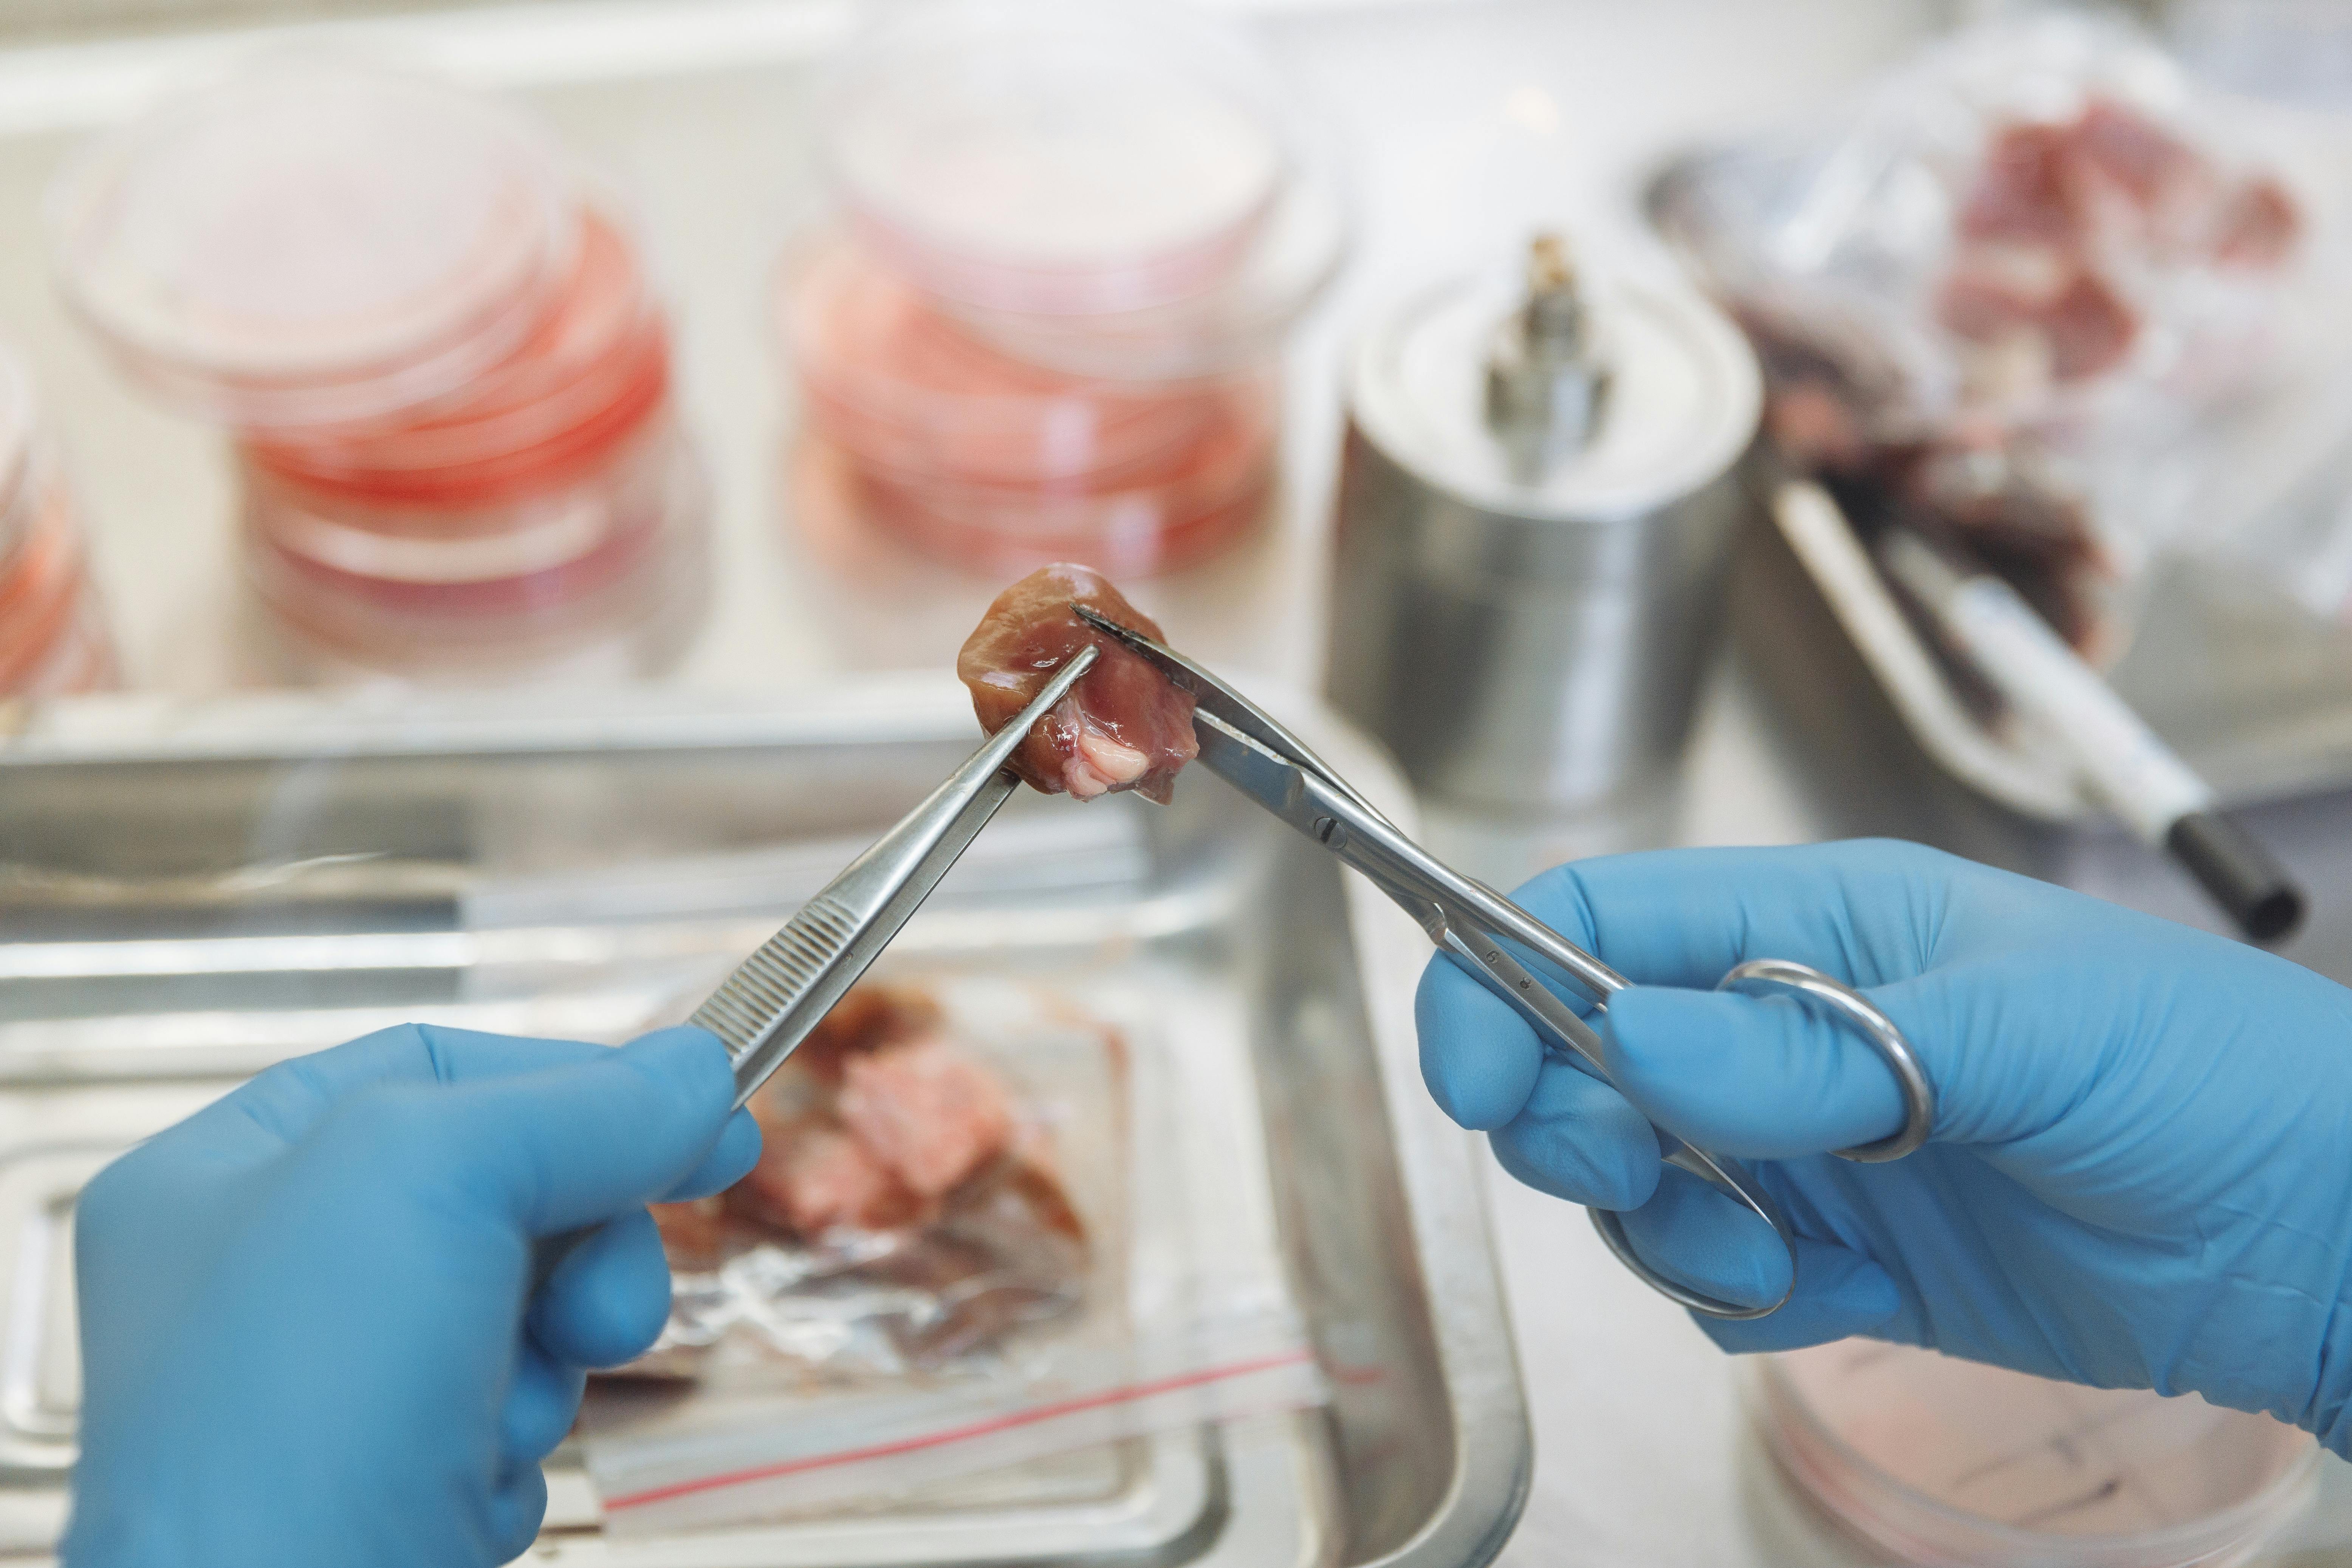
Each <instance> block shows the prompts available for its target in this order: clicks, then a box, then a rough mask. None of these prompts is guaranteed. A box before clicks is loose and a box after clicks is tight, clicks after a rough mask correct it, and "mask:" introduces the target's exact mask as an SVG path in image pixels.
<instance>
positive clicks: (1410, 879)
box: [1076, 605, 1936, 1319]
mask: <svg viewBox="0 0 2352 1568" xmlns="http://www.w3.org/2000/svg"><path fill="white" fill-rule="evenodd" d="M1076 608H1077V613H1078V615H1079V616H1083V617H1084V618H1085V620H1086V622H1087V625H1089V626H1093V627H1094V628H1095V629H1096V630H1097V631H1098V632H1101V633H1103V634H1105V635H1106V636H1108V637H1113V638H1115V639H1117V640H1118V642H1119V643H1120V644H1121V645H1122V646H1124V647H1127V648H1129V650H1131V651H1132V652H1134V653H1137V654H1139V655H1141V656H1142V657H1143V658H1146V659H1148V660H1149V661H1150V663H1151V664H1152V665H1153V666H1155V667H1156V668H1158V669H1159V670H1160V673H1162V674H1163V675H1165V676H1166V677H1167V678H1168V679H1170V680H1171V681H1173V682H1174V683H1175V684H1176V685H1177V686H1178V687H1179V688H1181V689H1183V690H1185V691H1187V692H1190V693H1191V694H1192V698H1193V700H1194V701H1195V703H1196V704H1197V706H1196V707H1195V709H1194V711H1193V716H1192V729H1193V733H1194V734H1195V736H1196V737H1197V738H1198V740H1199V742H1200V763H1201V765H1202V766H1203V767H1205V768H1207V769H1208V770H1209V771H1210V772H1211V773H1215V774H1216V775H1217V776H1218V777H1219V778H1222V779H1223V780H1224V781H1225V782H1226V783H1227V784H1231V785H1233V786H1234V788H1235V789H1237V790H1239V791H1241V793H1242V794H1243V795H1246V796H1248V797H1249V798H1250V799H1251V800H1253V801H1255V802H1256V803H1257V804H1258V805H1261V806H1263V807H1265V809H1266V810H1267V811H1269V812H1271V813H1273V814H1274V815H1275V816H1278V817H1280V818H1281V819H1282V820H1283V821H1284V822H1286V823H1288V824H1289V825H1290V826H1292V827H1293V828H1295V829H1297V831H1298V832H1300V833H1302V834H1304V835H1306V836H1307V837H1308V838H1311V839H1313V840H1314V841H1315V842H1316V843H1318V844H1320V845H1322V846H1323V847H1325V848H1327V849H1328V850H1330V851H1331V852H1332V853H1333V854H1334V855H1337V856H1338V857H1339V858H1340V859H1341V860H1342V861H1344V862H1346V863H1347V864H1349V865H1350V866H1353V867H1354V868H1356V869H1357V870H1358V871H1360V872H1361V873H1362V874H1363V875H1364V876H1365V877H1366V878H1367V879H1370V881H1371V882H1372V884H1373V885H1374V886H1375V887H1377V888H1379V889H1381V892H1383V893H1385V894H1387V895H1388V896H1389V898H1391V899H1392V900H1395V901H1396V902H1397V903H1398V904H1399V905H1400V906H1402V908H1403V909H1404V910H1406V912H1407V913H1409V914H1411V915H1412V917H1413V919H1414V920H1416V921H1419V922H1420V924H1421V927H1422V929H1423V931H1426V932H1427V933H1428V934H1429V938H1430V940H1431V941H1432V942H1434V943H1435V944H1436V945H1437V946H1438V947H1439V948H1441V949H1443V950H1444V951H1445V952H1448V953H1450V954H1452V955H1453V957H1454V960H1455V962H1456V963H1460V964H1461V965H1462V966H1463V968H1465V970H1466V971H1467V972H1468V973H1470V974H1471V975H1473V976H1474V977H1475V978H1476V979H1477V980H1478V981H1479V982H1480V983H1481V984H1484V985H1485V986H1486V988H1487V989H1488V990H1490V991H1492V992H1494V993H1495V994H1496V995H1497V996H1500V997H1501V998H1502V999H1503V1000H1504V1001H1505V1002H1507V1003H1508V1004H1509V1005H1511V1006H1512V1007H1513V1008H1514V1009H1515V1010H1516V1011H1517V1012H1518V1014H1519V1015H1520V1016H1522V1017H1524V1018H1525V1019H1526V1020H1527V1021H1528V1025H1529V1026H1531V1027H1532V1028H1533V1029H1534V1030H1535V1032H1536V1037H1537V1038H1538V1039H1539V1040H1541V1041H1542V1042H1543V1043H1544V1046H1545V1047H1546V1049H1547V1050H1549V1051H1550V1052H1552V1053H1553V1054H1554V1055H1556V1056H1563V1057H1574V1058H1581V1060H1582V1062H1583V1063H1584V1064H1585V1065H1586V1066H1587V1067H1589V1068H1591V1071H1592V1072H1594V1073H1596V1074H1598V1075H1599V1076H1600V1078H1601V1080H1602V1081H1603V1082H1608V1081H1610V1074H1609V1068H1608V1064H1607V1063H1606V1062H1605V1061H1603V1060H1602V1059H1601V1037H1600V1035H1599V1034H1598V1033H1597V1032H1596V1031H1595V1030H1594V1028H1593V1025H1592V1020H1591V1017H1588V1016H1579V1014H1578V1012H1577V1011H1576V1009H1575V1008H1574V1007H1572V1006H1570V1005H1569V1004H1568V1003H1567V1002H1566V1001H1564V1000H1562V999H1561V997H1560V996H1559V994H1558V993H1557V992H1555V991H1554V990H1553V989H1552V988H1551V987H1550V986H1549V985H1547V984H1545V983H1544V982H1543V981H1542V980H1540V979H1538V977H1537V976H1536V975H1535V974H1534V973H1531V972H1530V971H1529V969H1528V967H1527V964H1526V963H1525V962H1523V959H1522V957H1521V955H1522V954H1524V955H1526V957H1528V958H1532V959H1533V960H1535V961H1536V962H1537V963H1538V964H1539V965H1540V966H1542V967H1543V968H1546V969H1548V970H1549V971H1551V972H1552V973H1555V974H1557V975H1558V976H1559V979H1560V980H1561V981H1563V982H1564V983H1566V984H1569V985H1570V986H1572V987H1573V988H1574V989H1575V990H1577V991H1578V992H1580V993H1581V994H1582V995H1583V996H1584V998H1585V1000H1586V1001H1587V1002H1588V1003H1589V1004H1590V1005H1591V1011H1592V1013H1593V1014H1595V1015H1597V1014H1599V1013H1601V1012H1602V1011H1603V1010H1605V1009H1606V1007H1607V1006H1608V1004H1609V999H1610V997H1612V995H1614V994H1616V993H1617V992H1619V991H1622V990H1623V989H1625V988H1626V986H1627V985H1628V984H1630V982H1628V981H1627V980H1626V979H1625V977H1624V976H1622V975H1621V974H1619V973H1617V972H1616V971H1615V970H1613V969H1611V968H1610V967H1609V966H1608V965H1607V964H1605V963H1601V961H1600V960H1599V959H1597V958H1595V957H1593V956H1592V955H1591V953H1589V952H1585V951H1584V950H1583V949H1582V948H1580V947H1578V946H1577V945H1576V944H1575V943H1574V942H1570V941H1569V940H1568V939H1567V938H1566V937H1563V936H1561V935H1560V934H1559V932H1558V931H1553V930H1552V929H1551V928H1550V927H1549V926H1547V925H1545V924H1544V923H1543V922H1542V921H1538V920H1537V919H1536V918H1535V917H1534V916H1533V915H1530V914H1528V912H1527V911H1526V910H1522V909H1521V908H1519V907H1518V906H1517V904H1515V903H1513V902H1511V901H1510V900H1508V899H1507V898H1505V897H1503V895H1501V894H1500V893H1497V892H1496V891H1495V890H1494V889H1491V888H1488V887H1486V885H1485V884H1484V883H1481V882H1478V881H1475V880H1474V879H1470V878H1468V877H1465V876H1463V875H1462V874H1461V873H1459V872H1457V871H1455V870H1454V869H1453V868H1450V867H1448V866H1445V865H1444V864H1443V863H1441V862H1440V861H1438V860H1437V859H1436V858H1434V857H1433V856H1431V855H1430V854H1429V853H1428V851H1426V850H1424V849H1423V848H1422V847H1420V846H1419V845H1417V844H1415V843H1413V842H1412V840H1411V839H1409V838H1407V837H1405V836H1404V835H1403V834H1402V833H1401V832H1399V831H1398V830H1397V827H1396V825H1395V824H1394V823H1392V822H1391V821H1390V820H1389V819H1388V818H1387V816H1384V815H1382V814H1381V811H1380V810H1379V808H1377V807H1376V806H1374V805H1372V804H1371V803H1370V801H1368V800H1367V799H1365V798H1364V796H1363V795H1361V794H1360V793H1359V792H1358V791H1357V790H1356V789H1355V787H1354V786H1353V785H1351V784H1348V783H1347V782H1346V781H1345V780H1344V779H1342V778H1340V777H1339V774H1338V773H1334V772H1333V771H1332V770H1331V769H1330V768H1329V767H1328V766H1327V765H1326V764H1325V763H1323V762H1322V760H1321V759H1320V758H1318V757H1317V756H1316V755H1315V753H1314V752H1311V751H1309V750H1308V749H1307V745H1306V743H1305V742H1302V741H1300V740H1299V739H1298V738H1297V736H1295V735H1293V734H1292V733H1291V732H1290V731H1288V730H1286V729H1285V728H1284V727H1283V726H1282V725H1281V724H1280V723H1278V722H1277V721H1276V720H1274V719H1273V718H1272V717H1271V716H1270V715H1268V714H1267V713H1266V712H1265V710H1262V709H1260V708H1259V707H1258V706H1257V705H1256V704H1255V703H1253V702H1251V701H1250V700H1248V699H1247V698H1245V697H1244V696H1242V695H1241V694H1240V693H1239V692H1237V691H1235V690H1234V689H1233V688H1231V687H1229V686H1227V685H1226V684H1225V683H1224V682H1223V681H1222V680H1220V679H1217V678H1216V677H1215V676H1213V675H1212V674H1210V673H1209V672H1208V671H1207V670H1206V669H1203V668H1202V667H1200V666H1199V665H1197V664H1195V663H1193V662H1192V660H1191V659H1188V658H1185V657H1184V656H1183V655H1181V654H1179V653H1177V652H1175V651H1173V650H1172V649H1170V648H1167V647H1162V646H1161V645H1160V644H1159V643H1157V642H1155V641H1153V640H1152V639H1150V638H1149V637H1144V636H1142V635H1141V634H1139V633H1137V632H1134V631H1131V630H1129V628H1127V627H1125V626H1119V625H1118V624H1117V623H1116V622H1113V621H1110V620H1108V619H1106V618H1104V617H1103V616H1098V615H1096V614H1094V613H1093V612H1092V611H1090V610H1089V609H1087V607H1086V606H1085V605H1079V606H1076ZM1515 950H1516V951H1515ZM1717 989H1719V990H1737V991H1742V992H1748V993H1752V994H1753V993H1761V994H1788V995H1792V996H1795V997H1797V998H1799V999H1800V1000H1801V1002H1805V1003H1810V1004H1811V1005H1818V1006H1819V1007H1821V1008H1822V1010H1823V1011H1824V1012H1826V1013H1827V1014H1828V1015H1829V1016H1831V1017H1832V1018H1834V1019H1836V1020H1837V1021H1838V1022H1840V1023H1842V1024H1843V1025H1845V1026H1848V1027H1851V1028H1853V1030H1855V1031H1856V1032H1857V1033H1858V1034H1860V1035H1861V1036H1862V1037H1863V1038H1864V1040H1865V1041H1866V1042H1867V1043H1868V1044H1869V1046H1870V1047H1871V1048H1872V1049H1873V1050H1874V1051H1875V1052H1876V1053H1877V1054H1878V1056H1879V1058H1881V1059H1882V1060H1884V1061H1885V1063H1886V1065H1887V1068H1889V1070H1891V1071H1892V1072H1893V1073H1894V1074H1895V1082H1896V1085H1897V1087H1898V1088H1899V1089H1901V1091H1902V1096H1903V1124H1902V1126H1901V1127H1900V1128H1898V1129H1896V1130H1895V1131H1894V1132H1893V1133H1891V1134H1890V1135H1888V1136H1887V1137H1885V1138H1882V1139H1880V1140H1878V1141H1877V1142H1874V1143H1869V1144H1865V1145H1864V1146H1862V1147H1860V1148H1856V1149H1842V1150H1839V1151H1838V1153H1839V1154H1840V1155H1841V1156H1842V1157H1843V1158H1845V1159H1848V1160H1857V1161H1863V1162H1866V1163H1877V1162H1882V1161H1887V1160H1899V1159H1901V1158H1902V1157H1903V1156H1904V1155H1906V1154H1908V1153H1910V1152H1912V1151H1913V1150H1915V1149H1916V1148H1918V1147H1919V1146H1920V1145H1921V1144H1922V1143H1924V1142H1927V1135H1928V1133H1929V1132H1930V1131H1933V1129H1934V1126H1935V1120H1936V1094H1935V1089H1934V1087H1933V1086H1932V1085H1931V1084H1930V1083H1929V1082H1928V1079H1927V1072H1926V1070H1925V1069H1924V1068H1922V1067H1921V1066H1920V1063H1919V1058H1918V1055H1917V1053H1916V1051H1914V1050H1913V1049H1912V1048H1911V1045H1910V1042H1909V1041H1907V1040H1906V1039H1905V1038H1904V1037H1903V1032H1902V1031H1901V1030H1900V1029H1898V1028H1896V1027H1895V1024H1894V1021H1893V1020H1891V1019H1890V1018H1888V1017H1887V1016H1886V1015H1885V1013H1883V1012H1881V1011H1880V1010H1879V1009H1878V1007H1877V1006H1876V1005H1874V1004H1873V1003H1872V1002H1871V1001H1870V1000H1869V998H1867V997H1865V996H1864V995H1863V994H1861V993H1860V992H1858V991H1855V990H1854V989H1853V987H1851V986H1848V985H1846V984H1843V983H1842V982H1840V981H1837V980H1835V979H1832V977H1831V976H1829V975H1827V974H1824V973H1822V972H1821V971H1820V970H1818V969H1815V968H1813V967H1812V966H1811V965H1810V964H1803V963H1792V962H1790V961H1788V960H1785V959H1772V958H1765V959H1751V960H1749V961H1748V962H1747V963H1742V964H1739V965H1738V967H1736V968H1734V969H1733V970H1732V971H1731V972H1730V973H1727V974H1726V975H1725V976H1724V977H1723V979H1722V980H1721V982H1719V983H1718V985H1717ZM1658 1143H1659V1149H1660V1152H1661V1153H1662V1155H1663V1156H1664V1159H1665V1161H1666V1162H1667V1163H1669V1164H1672V1165H1675V1166H1677V1167H1679V1168H1680V1169H1682V1170H1684V1171H1686V1172H1688V1173H1690V1174H1692V1175H1694V1176H1696V1177H1698V1178H1699V1179H1700V1180H1701V1181H1704V1182H1706V1184H1708V1185H1710V1186H1712V1187H1714V1188H1715V1189H1717V1191H1718V1192H1721V1193H1723V1194H1725V1195H1726V1196H1727V1197H1729V1198H1730V1199H1732V1200H1733V1201H1734V1202H1736V1203H1738V1205H1740V1206H1741V1207H1742V1208H1743V1209H1745V1210H1746V1211H1747V1212H1748V1213H1749V1214H1751V1215H1755V1216H1756V1217H1757V1218H1758V1219H1760V1220H1762V1221H1763V1222H1764V1223H1765V1224H1767V1225H1769V1226H1771V1227H1772V1229H1773V1231H1774V1233H1775V1234H1776V1235H1778V1236H1779V1237H1780V1242H1781V1245H1782V1246H1784V1247H1787V1248H1788V1252H1789V1278H1790V1284H1789V1288H1788V1289H1785V1290H1783V1291H1782V1292H1781V1293H1780V1298H1779V1299H1778V1300H1774V1301H1772V1302H1770V1303H1769V1304H1767V1305H1763V1306H1754V1305H1748V1304H1746V1303H1742V1302H1738V1301H1731V1300H1723V1299H1720V1298H1718V1297H1715V1296H1710V1295H1707V1294H1706V1293H1705V1292H1704V1291H1700V1290H1696V1289H1691V1288H1690V1287H1688V1286H1686V1285H1685V1284H1683V1283H1682V1282H1680V1281H1679V1280H1676V1279H1671V1278H1669V1277H1668V1276H1666V1275H1664V1274H1662V1273H1660V1272H1659V1271H1658V1270H1657V1269H1656V1268H1653V1267H1652V1266H1651V1265H1650V1264H1649V1263H1647V1262H1646V1261H1644V1260H1643V1258H1642V1257H1641V1256H1640V1255H1639V1254H1638V1253H1636V1252H1635V1251H1634V1250H1633V1243H1632V1241H1631V1239H1630V1238H1629V1237H1627V1236H1626V1234H1625V1226H1624V1221H1623V1219H1622V1217H1621V1216H1620V1215H1618V1214H1616V1213H1615V1212H1614V1211H1612V1210H1608V1209H1599V1208H1596V1209H1593V1210H1591V1211H1590V1212H1591V1216H1592V1223H1593V1225H1594V1226H1595V1228H1597V1229H1598V1230H1599V1231H1600V1232H1601V1240H1602V1241H1604V1242H1606V1243H1607V1244H1608V1247H1609V1249H1610V1250H1611V1251H1612V1252H1613V1253H1615V1254H1616V1255H1617V1257H1618V1258H1619V1259H1620V1260H1621V1261H1622V1262H1623V1263H1624V1264H1625V1266H1626V1267H1627V1268H1631V1269H1632V1270H1633V1272H1634V1273H1635V1274H1636V1275H1638V1276H1639V1277H1640V1278H1641V1279H1643V1282H1644V1283H1646V1284H1648V1285H1649V1286H1650V1287H1651V1288H1652V1289H1655V1290H1657V1291H1658V1292H1659V1293H1660V1294H1662V1295H1664V1296H1665V1297H1667V1298H1669V1299H1670V1300H1675V1301H1676V1302H1679V1303H1680V1304H1681V1305H1683V1306H1685V1307H1687V1308H1689V1309H1691V1310H1693V1311H1696V1312H1700V1313H1704V1314H1706V1316H1708V1317H1713V1318H1725V1319H1748V1318H1761V1317H1765V1316H1768V1315H1769V1314H1770V1313H1772V1312H1775V1311H1778V1310H1780V1307H1781V1306H1782V1304H1783V1303H1785V1302H1786V1301H1787V1300H1788V1299H1789V1296H1790V1293H1792V1292H1793V1291H1794V1289H1796V1266H1797V1242H1796V1233H1795V1231H1794V1230H1793V1229H1792V1228H1791V1227H1790V1224H1789V1220H1788V1217H1787V1215H1784V1214H1782V1213H1781V1211H1780V1205H1778V1204H1776V1203H1775V1202H1774V1201H1773V1199H1772V1196H1771V1194H1769V1192H1767V1191H1766V1190H1765V1189H1764V1187H1763V1186H1762V1185H1761V1184H1759V1183H1758V1182H1757V1181H1756V1180H1755V1179H1754V1177H1753V1176H1752V1175H1751V1174H1750V1173H1748V1171H1747V1170H1745V1169H1744V1168H1743V1167H1742V1166H1740V1165H1739V1164H1738V1163H1737V1162H1735V1161H1732V1160H1729V1159H1726V1158H1724V1157H1722V1156H1719V1155H1715V1154H1710V1153H1708V1152H1706V1151H1705V1150H1703V1149H1697V1148H1694V1147H1692V1146H1691V1145H1690V1144H1688V1143H1685V1142H1683V1141H1682V1140H1680V1139H1678V1138H1676V1137H1675V1136H1674V1135H1673V1134H1672V1133H1670V1132H1667V1131H1664V1129H1663V1128H1661V1129H1659V1130H1658Z"/></svg>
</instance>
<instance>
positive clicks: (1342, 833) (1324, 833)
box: [1315, 816, 1348, 849]
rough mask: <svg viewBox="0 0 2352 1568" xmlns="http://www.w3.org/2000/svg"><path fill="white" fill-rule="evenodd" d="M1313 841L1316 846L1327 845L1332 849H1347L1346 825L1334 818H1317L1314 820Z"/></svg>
mask: <svg viewBox="0 0 2352 1568" xmlns="http://www.w3.org/2000/svg"><path fill="white" fill-rule="evenodd" d="M1315 841H1316V842H1317V843H1318V844H1323V845H1328V846H1329V847H1331V848H1333V849H1344V848H1346V847H1348V826H1347V824H1346V823H1343V822H1341V821H1340V820H1339V818H1338V817H1336V816H1318V817H1317V818H1316V819H1315Z"/></svg>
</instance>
